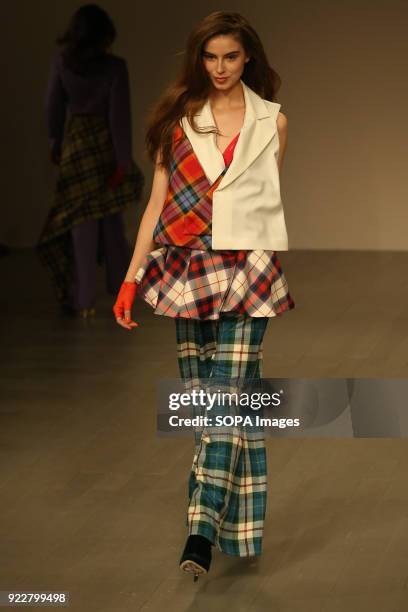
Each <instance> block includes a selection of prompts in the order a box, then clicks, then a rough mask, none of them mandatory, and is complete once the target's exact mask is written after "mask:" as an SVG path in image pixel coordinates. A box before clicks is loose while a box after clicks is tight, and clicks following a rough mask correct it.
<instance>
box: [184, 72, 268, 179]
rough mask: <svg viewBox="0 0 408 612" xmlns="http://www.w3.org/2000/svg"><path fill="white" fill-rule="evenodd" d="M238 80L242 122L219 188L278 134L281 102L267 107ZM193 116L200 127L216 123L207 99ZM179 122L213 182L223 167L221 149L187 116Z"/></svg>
mask: <svg viewBox="0 0 408 612" xmlns="http://www.w3.org/2000/svg"><path fill="white" fill-rule="evenodd" d="M241 84H242V88H243V93H244V98H245V116H244V123H243V126H242V129H241V133H240V136H239V138H238V142H237V144H236V146H235V150H234V157H233V159H232V162H231V164H230V166H229V168H228V170H227V172H226V174H225V175H224V176H223V177H222V179H221V182H220V184H219V185H218V187H217V190H218V191H219V190H221V189H223V188H224V187H226V186H227V185H229V184H230V183H231V182H232V181H233V180H234V179H236V178H237V177H238V176H239V175H240V174H241V173H242V172H244V170H246V169H247V168H248V167H249V166H250V165H251V164H252V162H253V161H254V160H255V159H256V157H257V156H258V155H259V154H260V153H261V152H262V150H263V149H264V148H265V147H266V146H267V144H268V143H269V142H270V141H271V140H272V138H273V137H274V136H275V135H276V134H277V126H276V119H277V116H278V111H279V108H280V104H277V103H274V106H273V108H272V110H270V109H269V108H268V106H267V105H266V104H265V102H264V101H263V100H262V98H261V97H260V96H258V94H257V93H255V92H254V91H253V90H252V89H250V87H248V85H246V84H245V83H244V82H243V81H242V79H241ZM195 118H196V121H197V125H198V126H199V127H202V128H207V129H208V128H209V127H210V126H214V127H215V121H214V117H213V114H212V112H211V106H210V102H209V100H207V101H206V102H205V104H204V105H203V107H202V109H201V111H200V112H199V113H197V114H196V115H195ZM180 122H181V125H182V127H183V129H184V131H185V133H186V136H187V138H188V139H189V141H190V143H191V146H192V148H193V150H194V153H195V154H196V156H197V159H198V161H199V162H200V164H201V166H202V169H203V170H204V172H205V174H206V176H207V178H208V180H209V182H210V183H213V182H214V181H215V180H216V179H217V178H218V177H219V175H220V174H221V172H222V171H223V170H224V168H225V164H224V159H223V156H222V153H221V151H220V150H219V149H218V147H217V145H216V140H215V134H198V133H197V132H195V131H194V130H193V129H192V127H191V126H190V124H189V122H188V120H187V117H182V119H181V120H180Z"/></svg>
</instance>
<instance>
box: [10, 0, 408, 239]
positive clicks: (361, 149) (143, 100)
mask: <svg viewBox="0 0 408 612" xmlns="http://www.w3.org/2000/svg"><path fill="white" fill-rule="evenodd" d="M81 4H84V2H77V1H74V0H58V1H52V0H38V1H37V2H32V1H31V0H14V2H12V3H3V4H2V35H1V38H0V40H1V43H0V44H1V45H2V46H3V49H2V56H3V58H4V59H5V76H4V81H3V95H2V105H3V108H2V114H1V121H2V133H3V139H2V147H1V175H2V203H1V225H0V227H1V229H0V242H5V243H7V244H9V245H10V246H14V247H17V246H30V245H33V244H34V243H35V241H36V239H37V237H38V235H39V232H40V230H41V227H42V224H43V223H44V220H45V217H46V214H47V211H48V208H49V206H50V203H51V198H52V190H53V183H54V180H55V169H54V168H53V167H52V166H51V164H50V162H49V161H48V149H47V139H46V133H45V123H44V115H43V99H44V90H45V86H46V81H47V76H48V70H49V61H50V57H51V54H52V51H53V48H54V40H55V37H56V36H57V35H58V34H60V33H61V32H62V31H63V30H64V28H65V26H66V24H67V21H68V19H69V17H70V15H71V14H72V12H73V11H74V10H75V9H76V8H77V7H78V6H80V5H81ZM99 4H100V6H102V7H103V8H105V9H106V10H108V11H109V13H110V14H111V16H112V17H113V19H114V21H115V24H116V26H117V29H118V40H117V43H116V45H115V49H114V51H115V52H116V53H117V54H118V55H122V56H124V57H125V58H126V59H127V61H128V66H129V72H130V79H131V90H132V109H133V148H134V157H135V159H136V161H137V162H138V163H139V164H140V165H141V167H142V169H143V170H144V172H145V173H146V176H147V182H146V189H145V197H144V200H143V202H142V203H141V204H140V205H139V207H138V208H137V209H136V208H132V209H129V210H128V211H127V213H126V220H127V227H128V234H129V238H130V239H131V240H132V242H133V241H134V238H135V235H136V230H137V226H138V222H139V219H140V215H141V214H142V212H143V210H144V207H145V205H146V203H147V200H148V197H149V194H150V187H151V177H152V175H151V170H152V169H151V165H150V163H149V162H148V161H147V159H146V158H145V157H144V156H143V134H144V127H143V121H144V117H145V114H146V111H147V109H148V107H149V105H151V104H152V103H153V102H154V101H155V100H156V98H157V97H158V95H159V93H160V91H161V90H162V88H163V86H164V85H165V84H167V82H168V81H169V80H170V79H171V78H172V77H173V76H174V75H175V73H176V71H177V67H178V66H179V63H180V61H181V56H180V55H179V54H180V52H182V50H183V47H184V43H185V40H186V37H187V35H188V32H189V30H190V28H191V27H192V26H193V25H194V24H195V23H196V22H197V21H198V20H199V19H200V18H201V17H203V16H205V15H206V14H208V13H210V12H211V11H213V10H218V9H220V8H222V9H224V10H234V11H239V12H241V13H242V14H243V15H245V16H246V17H247V18H249V19H250V21H251V23H252V25H253V26H254V27H255V28H256V29H257V31H258V33H259V35H260V36H261V39H262V40H263V42H264V45H265V48H266V51H267V54H268V57H269V59H270V62H271V64H272V65H273V66H274V68H275V69H276V70H277V71H278V72H279V74H280V75H281V77H282V81H283V84H282V87H281V89H280V91H279V96H278V101H279V102H280V103H281V104H282V109H281V110H282V112H284V113H285V114H286V116H287V117H288V121H289V133H288V149H287V155H286V159H285V164H284V168H283V174H282V199H283V201H284V205H285V214H286V220H287V225H288V231H289V244H290V248H291V249H361V250H407V249H408V239H407V229H406V228H407V225H408V207H407V202H408V197H407V196H408V187H407V180H406V176H407V170H406V167H405V166H406V163H407V142H408V121H407V111H406V109H407V108H408V85H407V79H406V74H407V58H408V38H407V37H406V25H407V22H408V5H407V4H406V3H405V2H402V1H398V0H391V1H390V0H370V1H367V0H364V1H363V0H337V1H334V0H331V1H330V0H326V1H325V2H320V1H318V0H308V2H304V0H285V2H271V1H268V0H264V1H258V2H254V1H251V2H246V1H244V0H240V1H236V2H224V3H223V4H222V5H221V6H220V5H219V4H218V3H216V2H211V1H206V2H200V1H197V2H194V3H191V2H177V1H174V2H172V3H168V2H154V3H153V2H146V3H145V4H142V3H137V2H135V1H134V0H101V1H100V3H99Z"/></svg>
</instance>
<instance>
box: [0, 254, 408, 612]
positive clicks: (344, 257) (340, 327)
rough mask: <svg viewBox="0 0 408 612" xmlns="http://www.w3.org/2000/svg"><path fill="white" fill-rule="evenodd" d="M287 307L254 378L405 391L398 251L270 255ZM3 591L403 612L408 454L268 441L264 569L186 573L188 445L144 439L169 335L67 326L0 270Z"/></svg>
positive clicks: (94, 605)
mask: <svg viewBox="0 0 408 612" xmlns="http://www.w3.org/2000/svg"><path fill="white" fill-rule="evenodd" d="M280 259H281V262H282V266H283V269H284V271H285V274H286V276H287V279H288V282H289V287H290V291H291V294H292V297H293V298H294V300H295V303H296V308H295V309H294V310H292V311H290V312H288V313H286V314H285V315H283V316H282V317H277V318H274V319H272V320H271V321H270V323H269V326H268V328H267V332H266V336H265V341H264V376H265V377H274V376H276V377H305V378H306V377H333V378H339V377H361V378H382V377H384V378H388V377H390V378H405V377H408V277H407V275H406V273H405V272H406V269H407V264H408V253H367V252H343V253H340V252H335V251H318V252H317V251H316V252H301V251H291V252H289V253H284V254H283V253H282V254H281V256H280ZM0 273H1V280H2V291H1V298H0V309H1V326H2V333H1V335H2V367H1V374H0V376H1V395H2V399H1V409H0V419H1V427H0V458H1V459H0V466H1V467H0V497H1V505H0V547H1V551H2V554H1V557H2V562H1V569H0V590H3V591H5V590H17V589H18V590H19V591H27V590H36V591H42V590H47V591H68V592H69V593H70V609H71V610H75V611H77V610H78V611H81V612H82V611H83V612H93V611H98V612H105V611H106V612H108V611H109V612H110V611H112V612H113V611H114V612H122V611H123V612H124V611H143V612H147V611H148V610H149V611H156V610H157V611H162V610H163V609H166V610H167V612H170V611H172V610H175V611H178V612H181V611H190V610H191V611H194V612H195V611H198V610H209V609H211V610H225V609H226V608H227V607H231V606H233V608H234V610H235V611H245V612H246V611H251V612H253V611H258V610H259V611H264V610H271V611H274V612H309V611H310V612H345V610H348V611H349V612H352V611H353V612H357V611H358V612H365V611H370V612H405V611H406V610H407V609H408V564H407V550H408V510H407V508H408V486H407V484H408V477H407V460H408V443H407V440H406V439H404V438H401V439H398V438H383V439H381V438H358V439H353V438H349V439H342V438H331V437H329V438H321V439H316V438H309V439H305V438H292V439H271V438H269V439H268V440H267V446H268V471H269V490H268V508H267V522H266V526H265V539H264V545H263V546H264V553H263V555H262V556H261V557H260V558H259V559H257V560H253V559H252V560H243V559H237V558H233V557H226V556H224V555H222V554H221V553H219V552H218V551H215V553H214V556H213V564H212V566H211V569H210V573H209V575H208V577H202V578H200V580H199V581H198V583H195V584H194V583H193V581H192V578H191V577H190V576H188V575H187V574H185V573H184V572H181V571H180V570H179V568H178V561H179V557H180V554H181V551H182V547H183V545H184V541H185V536H186V531H185V525H184V518H185V509H186V503H187V479H188V475H189V470H190V467H191V461H192V450H193V441H192V440H189V439H187V438H174V439H163V438H159V437H157V435H156V420H155V419H156V414H155V392H156V384H157V381H158V380H159V379H160V378H161V377H164V376H165V377H167V378H172V377H174V378H175V377H177V376H178V367H177V360H176V353H175V329H174V321H172V320H171V319H169V318H167V317H160V316H156V315H154V314H153V312H152V310H151V308H150V307H149V306H148V305H147V304H145V303H142V302H140V301H137V302H136V307H135V309H134V317H135V319H136V320H137V321H138V322H140V327H139V328H137V329H135V330H133V331H132V332H130V333H128V332H126V331H125V330H123V329H121V328H120V327H119V326H117V324H116V323H115V321H114V318H113V314H112V312H111V306H112V303H113V300H112V298H111V297H108V296H105V295H104V286H103V271H102V270H99V273H100V276H99V279H98V282H99V289H98V291H99V293H98V302H97V316H96V318H95V319H93V320H80V319H68V318H63V317H61V315H60V314H59V312H58V309H57V306H56V304H55V302H54V298H53V294H52V290H51V288H50V286H49V284H48V278H47V276H46V274H45V271H44V270H43V269H42V268H41V266H40V264H39V263H38V262H37V260H36V258H35V255H34V251H32V250H31V249H24V250H21V251H15V252H12V253H11V254H10V255H9V256H6V257H3V258H0Z"/></svg>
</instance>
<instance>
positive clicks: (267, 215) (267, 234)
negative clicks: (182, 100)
mask: <svg viewBox="0 0 408 612" xmlns="http://www.w3.org/2000/svg"><path fill="white" fill-rule="evenodd" d="M241 84H242V87H243V93H244V97H245V117H244V123H243V126H242V129H241V133H240V136H239V138H238V142H237V144H236V146H235V150H234V157H233V160H232V162H231V165H230V167H229V169H228V170H227V172H226V174H225V175H224V177H223V178H222V180H221V182H220V184H219V185H218V187H217V188H216V190H215V191H214V192H213V201H212V207H213V208H212V248H213V249H214V250H223V249H234V250H235V249H245V250H247V249H248V250H254V249H264V250H276V251H277V250H280V251H287V250H288V235H287V231H286V224H285V216H284V210H283V205H282V201H281V196H280V182H279V169H278V158H279V134H278V129H277V123H276V121H277V118H278V112H279V109H280V107H281V105H280V104H278V103H277V102H270V101H269V100H264V99H263V98H261V97H260V96H258V94H257V93H255V92H254V91H253V90H252V89H251V88H250V87H248V85H246V84H245V83H244V82H243V81H242V79H241ZM195 118H196V121H197V125H198V126H199V127H207V128H208V127H209V126H215V121H214V117H213V114H212V112H211V106H210V102H209V100H207V102H206V103H205V104H204V106H203V107H202V109H201V111H200V112H199V113H197V114H196V115H195ZM180 124H181V125H182V127H183V129H184V131H185V133H186V135H187V137H188V139H189V140H190V143H191V146H192V147H193V149H194V152H195V154H196V156H197V158H198V160H199V162H200V164H201V166H202V168H203V171H204V173H205V174H206V176H207V178H208V180H209V182H210V183H211V184H212V183H213V182H214V181H215V180H216V178H217V177H218V176H219V175H220V174H221V172H222V170H223V169H224V166H225V164H224V159H223V156H222V153H221V151H220V150H219V149H218V147H217V145H216V139H215V134H198V133H197V132H195V131H194V130H193V129H192V128H191V126H190V124H189V122H188V120H187V117H186V116H184V117H183V118H182V119H181V120H180Z"/></svg>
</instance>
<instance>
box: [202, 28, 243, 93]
mask: <svg viewBox="0 0 408 612" xmlns="http://www.w3.org/2000/svg"><path fill="white" fill-rule="evenodd" d="M248 60H249V56H247V55H246V53H245V50H244V47H243V46H242V44H241V43H240V41H239V40H237V39H236V38H234V37H233V36H231V35H230V34H219V35H217V36H213V37H212V38H210V39H209V40H207V42H206V43H205V45H204V48H203V64H204V67H205V69H206V71H207V73H208V76H209V78H210V80H211V83H212V85H213V87H215V88H216V89H220V90H223V89H229V88H230V87H233V86H234V85H235V84H236V83H237V82H238V81H239V80H240V78H241V75H242V73H243V71H244V66H245V63H246V62H247V61H248Z"/></svg>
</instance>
